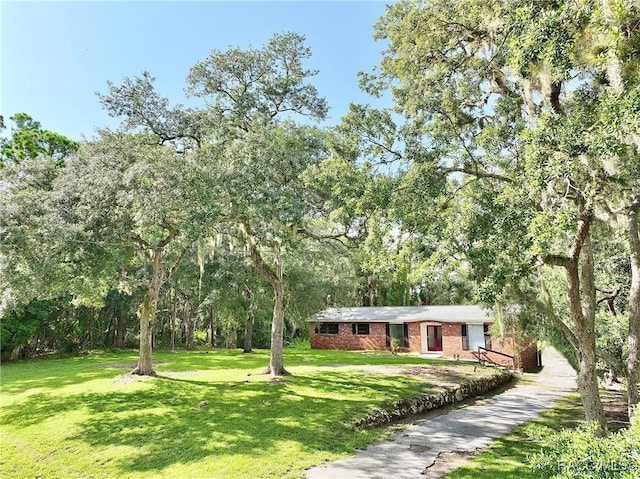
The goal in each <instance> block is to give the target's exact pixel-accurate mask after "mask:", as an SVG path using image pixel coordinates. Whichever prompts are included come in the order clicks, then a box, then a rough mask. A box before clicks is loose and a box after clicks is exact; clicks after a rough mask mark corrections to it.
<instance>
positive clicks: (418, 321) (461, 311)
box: [308, 305, 540, 369]
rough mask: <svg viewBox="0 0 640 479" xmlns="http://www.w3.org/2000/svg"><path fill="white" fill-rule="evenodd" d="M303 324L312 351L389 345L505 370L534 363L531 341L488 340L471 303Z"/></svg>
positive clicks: (338, 315)
mask: <svg viewBox="0 0 640 479" xmlns="http://www.w3.org/2000/svg"><path fill="white" fill-rule="evenodd" d="M308 322H309V323H311V324H310V327H311V348H313V349H343V350H385V349H386V350H390V349H391V345H392V344H395V345H397V346H398V348H399V349H400V350H401V351H407V352H414V353H421V354H437V355H442V356H443V357H449V358H460V359H476V360H483V361H489V362H493V363H497V364H501V365H504V366H510V367H522V368H524V369H535V368H536V367H538V366H539V365H540V361H539V355H538V350H537V346H536V344H535V342H532V344H528V345H526V347H521V346H520V347H518V350H516V349H515V348H514V344H515V341H514V338H510V337H506V338H492V337H491V333H490V326H491V324H492V322H493V319H492V318H491V317H490V316H489V314H488V311H487V310H485V309H483V308H481V307H480V306H476V305H456V306H397V307H396V306H387V307H359V308H330V309H327V310H325V311H322V312H320V313H318V314H316V315H314V316H312V317H310V318H309V319H308ZM514 357H515V359H514ZM518 361H519V362H520V365H518V364H517V362H518Z"/></svg>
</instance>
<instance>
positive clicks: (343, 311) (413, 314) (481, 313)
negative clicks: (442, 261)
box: [307, 304, 493, 323]
mask: <svg viewBox="0 0 640 479" xmlns="http://www.w3.org/2000/svg"><path fill="white" fill-rule="evenodd" d="M307 321H308V322H312V323H356V322H358V323H413V322H418V321H437V322H441V323H458V322H462V323H490V322H492V321H493V320H492V319H491V317H490V316H489V311H487V310H486V309H484V308H482V307H481V306H477V305H473V304H465V305H446V306H382V307H378V306H364V307H360V308H329V309H325V310H324V311H321V312H319V313H317V314H314V315H313V316H311V317H310V318H309V319H308V320H307Z"/></svg>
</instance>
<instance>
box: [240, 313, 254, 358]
mask: <svg viewBox="0 0 640 479" xmlns="http://www.w3.org/2000/svg"><path fill="white" fill-rule="evenodd" d="M251 336H253V313H252V312H251V311H249V312H248V313H247V320H246V322H245V324H244V347H243V349H242V352H243V353H250V352H252V351H253V342H252V339H251Z"/></svg>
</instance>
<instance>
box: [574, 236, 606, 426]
mask: <svg viewBox="0 0 640 479" xmlns="http://www.w3.org/2000/svg"><path fill="white" fill-rule="evenodd" d="M579 260H580V266H581V268H580V276H579V277H578V271H577V270H574V269H573V268H569V270H568V274H570V275H571V276H572V278H570V279H569V291H568V295H569V306H570V308H571V315H572V317H573V321H574V324H575V327H576V336H577V337H578V342H579V344H580V349H579V351H578V365H579V370H578V377H577V383H578V392H579V393H580V397H581V398H582V404H583V406H584V413H585V419H586V421H587V422H588V423H594V424H596V425H597V427H598V433H599V434H600V435H602V436H605V435H606V434H607V421H606V418H605V416H604V408H603V406H602V401H601V400H600V390H599V384H598V372H597V358H596V326H595V315H596V287H595V273H594V261H593V250H592V248H591V240H590V236H589V235H588V234H586V235H585V237H584V240H583V241H582V248H581V251H580V253H579ZM574 264H575V263H574ZM581 293H582V294H581Z"/></svg>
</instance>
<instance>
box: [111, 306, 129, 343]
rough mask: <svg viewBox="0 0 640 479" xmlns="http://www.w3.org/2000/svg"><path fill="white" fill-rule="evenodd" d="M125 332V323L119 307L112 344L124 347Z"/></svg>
mask: <svg viewBox="0 0 640 479" xmlns="http://www.w3.org/2000/svg"><path fill="white" fill-rule="evenodd" d="M126 332H127V325H126V323H125V320H124V314H123V311H122V309H120V314H119V316H117V317H116V331H115V336H114V338H113V346H114V347H116V348H119V349H124V338H125V334H126Z"/></svg>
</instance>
